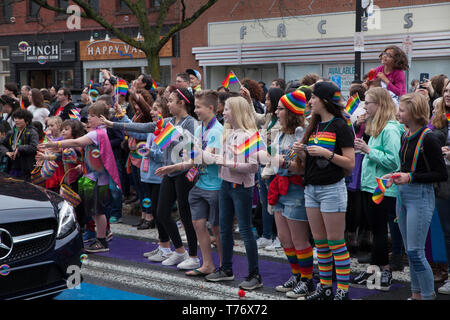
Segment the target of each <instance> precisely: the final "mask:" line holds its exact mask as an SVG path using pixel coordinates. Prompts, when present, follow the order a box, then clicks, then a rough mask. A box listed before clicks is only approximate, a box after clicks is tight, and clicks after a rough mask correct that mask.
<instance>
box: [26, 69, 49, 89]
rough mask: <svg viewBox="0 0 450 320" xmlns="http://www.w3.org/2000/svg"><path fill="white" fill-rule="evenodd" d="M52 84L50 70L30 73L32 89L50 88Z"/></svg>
mask: <svg viewBox="0 0 450 320" xmlns="http://www.w3.org/2000/svg"><path fill="white" fill-rule="evenodd" d="M52 84H53V73H52V71H51V70H34V71H30V86H31V87H32V88H38V89H41V88H50V87H51V86H52Z"/></svg>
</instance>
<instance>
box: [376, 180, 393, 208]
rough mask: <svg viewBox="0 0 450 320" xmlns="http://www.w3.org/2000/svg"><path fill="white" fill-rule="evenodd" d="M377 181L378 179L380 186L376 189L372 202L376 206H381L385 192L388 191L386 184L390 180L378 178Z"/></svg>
mask: <svg viewBox="0 0 450 320" xmlns="http://www.w3.org/2000/svg"><path fill="white" fill-rule="evenodd" d="M376 179H377V185H378V186H377V187H376V189H375V191H374V192H373V195H372V200H373V202H375V203H376V204H380V203H381V201H383V198H384V192H385V191H386V183H387V182H388V181H389V180H388V179H381V178H376Z"/></svg>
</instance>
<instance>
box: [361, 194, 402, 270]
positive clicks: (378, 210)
mask: <svg viewBox="0 0 450 320" xmlns="http://www.w3.org/2000/svg"><path fill="white" fill-rule="evenodd" d="M372 195H373V194H372V193H369V192H365V191H363V201H364V204H365V206H366V208H367V211H366V212H367V220H368V222H369V227H370V230H371V231H372V235H373V243H372V258H371V262H370V263H371V264H373V265H377V266H385V265H388V264H389V249H388V237H387V235H388V218H389V214H390V212H392V211H393V212H394V214H395V206H396V200H397V199H396V198H394V197H386V196H385V197H384V199H383V201H381V203H380V204H376V203H375V202H373V200H372Z"/></svg>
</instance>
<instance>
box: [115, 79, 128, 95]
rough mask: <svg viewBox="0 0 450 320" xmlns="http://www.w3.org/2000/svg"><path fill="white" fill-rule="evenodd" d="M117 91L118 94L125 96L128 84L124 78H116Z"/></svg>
mask: <svg viewBox="0 0 450 320" xmlns="http://www.w3.org/2000/svg"><path fill="white" fill-rule="evenodd" d="M117 91H118V94H120V95H123V96H126V95H127V92H128V84H127V82H126V81H125V80H123V79H119V80H117Z"/></svg>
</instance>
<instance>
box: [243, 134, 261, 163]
mask: <svg viewBox="0 0 450 320" xmlns="http://www.w3.org/2000/svg"><path fill="white" fill-rule="evenodd" d="M264 149H266V145H265V144H264V141H263V140H262V139H261V136H260V135H259V132H258V131H256V132H255V134H254V135H252V136H251V137H250V138H249V139H247V140H245V141H244V143H242V144H241V145H240V146H238V152H239V153H244V154H245V158H246V159H247V158H248V157H250V156H251V155H252V154H254V153H256V152H258V151H260V150H264Z"/></svg>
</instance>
